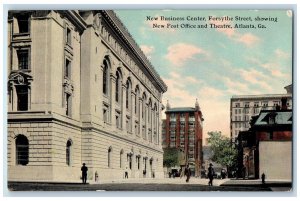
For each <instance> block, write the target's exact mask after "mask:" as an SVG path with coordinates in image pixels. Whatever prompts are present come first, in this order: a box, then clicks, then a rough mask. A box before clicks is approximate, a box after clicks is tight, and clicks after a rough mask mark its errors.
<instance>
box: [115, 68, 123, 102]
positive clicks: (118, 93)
mask: <svg viewBox="0 0 300 201" xmlns="http://www.w3.org/2000/svg"><path fill="white" fill-rule="evenodd" d="M121 79H122V78H121V73H120V72H119V71H117V74H116V98H115V100H116V102H120V100H121V99H120V97H121V85H122V80H121Z"/></svg>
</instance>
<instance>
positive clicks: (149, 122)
mask: <svg viewBox="0 0 300 201" xmlns="http://www.w3.org/2000/svg"><path fill="white" fill-rule="evenodd" d="M293 18H294V12H293V9H292V8H291V9H250V8H249V9H227V8H226V9H200V8H197V9H174V10H172V9H161V10H158V9H156V10H146V9H136V10H130V9H115V10H103V9H98V10H97V9H96V10H46V9H44V10H19V9H18V10H8V14H7V29H6V30H5V31H6V32H7V33H6V34H5V35H6V36H7V40H6V41H7V46H6V47H7V48H6V50H5V51H6V52H7V57H6V58H7V61H6V63H7V66H6V68H7V71H6V72H7V74H6V75H5V79H6V80H7V82H6V83H7V87H6V90H7V91H6V94H7V95H6V102H7V104H6V106H7V139H6V140H7V187H8V190H9V191H11V192H13V191H197V192H199V191H244V192H245V191H246V192H248V191H264V192H269V191H292V190H293V188H292V186H293V168H292V167H293V148H292V147H293V146H292V145H293V79H292V72H293V43H294V40H295V39H294V38H293V37H294V26H293V23H294V22H293ZM294 171H295V170H294Z"/></svg>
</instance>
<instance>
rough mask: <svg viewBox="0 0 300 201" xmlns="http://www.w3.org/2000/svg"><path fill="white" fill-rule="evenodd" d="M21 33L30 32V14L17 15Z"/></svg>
mask: <svg viewBox="0 0 300 201" xmlns="http://www.w3.org/2000/svg"><path fill="white" fill-rule="evenodd" d="M17 21H18V27H19V33H28V32H29V15H19V16H18V17H17Z"/></svg>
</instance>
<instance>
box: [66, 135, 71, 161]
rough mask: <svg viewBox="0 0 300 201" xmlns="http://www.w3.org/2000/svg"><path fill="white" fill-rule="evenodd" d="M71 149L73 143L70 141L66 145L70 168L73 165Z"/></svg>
mask: <svg viewBox="0 0 300 201" xmlns="http://www.w3.org/2000/svg"><path fill="white" fill-rule="evenodd" d="M71 147H72V141H71V140H68V141H67V145H66V164H67V165H68V166H70V165H71Z"/></svg>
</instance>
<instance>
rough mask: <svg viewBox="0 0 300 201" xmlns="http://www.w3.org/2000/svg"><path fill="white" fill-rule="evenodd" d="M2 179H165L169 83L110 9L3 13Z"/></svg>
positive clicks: (65, 180) (66, 180)
mask: <svg viewBox="0 0 300 201" xmlns="http://www.w3.org/2000/svg"><path fill="white" fill-rule="evenodd" d="M7 40H8V47H7V50H8V55H7V61H8V62H7V63H8V66H7V76H8V80H7V83H8V86H7V100H8V102H7V106H8V107H7V109H8V133H7V135H8V136H7V140H8V141H7V143H8V145H7V146H8V180H9V181H64V182H68V181H72V182H73V181H80V176H81V171H80V167H81V165H82V163H86V165H87V166H88V168H89V169H88V180H89V181H90V182H91V181H95V175H97V174H98V179H99V180H105V179H122V178H124V172H125V170H126V169H127V170H128V172H129V177H132V178H139V177H152V176H154V175H155V177H156V178H157V177H158V178H159V177H163V164H162V163H163V151H162V146H161V128H160V126H159V125H160V121H161V110H162V108H163V106H162V103H161V100H162V95H163V93H164V92H166V90H167V86H166V85H165V83H164V82H163V81H162V80H161V78H160V76H159V75H158V73H157V72H156V71H155V69H154V68H153V66H152V65H151V63H150V62H149V61H148V60H147V58H146V56H145V55H144V54H143V52H142V51H141V49H140V48H139V47H138V45H137V44H136V43H135V41H134V39H133V38H132V37H131V35H130V34H129V32H128V30H127V29H126V28H125V26H124V25H123V24H122V22H121V21H120V19H119V18H118V17H117V16H116V14H115V13H114V12H113V11H105V10H99V11H73V10H69V11H62V10H61V11H53V10H49V11H46V10H43V11H41V10H40V11H9V13H8V39H7Z"/></svg>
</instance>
